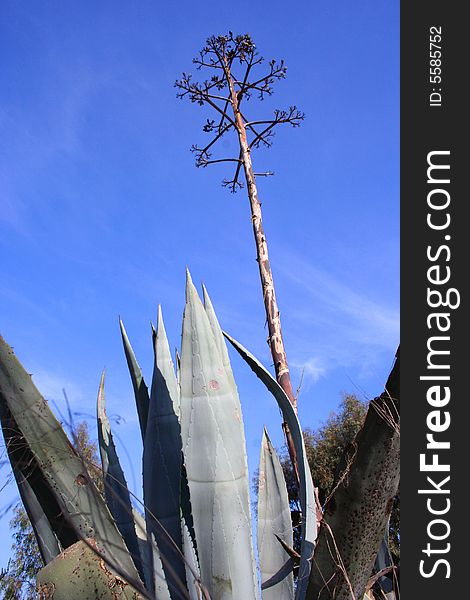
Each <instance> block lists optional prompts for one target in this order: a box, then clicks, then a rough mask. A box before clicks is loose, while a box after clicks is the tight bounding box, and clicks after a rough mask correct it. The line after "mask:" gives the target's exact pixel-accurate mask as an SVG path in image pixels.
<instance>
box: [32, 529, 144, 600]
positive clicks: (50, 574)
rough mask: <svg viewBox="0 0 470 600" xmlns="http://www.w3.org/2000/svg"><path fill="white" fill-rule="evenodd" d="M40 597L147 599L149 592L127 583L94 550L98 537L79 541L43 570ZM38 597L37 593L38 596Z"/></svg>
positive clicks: (46, 599)
mask: <svg viewBox="0 0 470 600" xmlns="http://www.w3.org/2000/svg"><path fill="white" fill-rule="evenodd" d="M37 591H38V599H39V600H49V599H52V598H53V599H54V600H75V599H78V598H79V599H80V600H97V598H99V600H143V599H144V597H147V598H148V596H147V595H145V596H144V595H142V594H140V593H139V592H138V591H137V590H136V589H134V588H133V587H131V586H130V585H127V584H126V583H124V582H123V580H122V578H121V577H120V576H119V574H117V573H114V572H113V571H112V570H110V569H109V568H108V566H107V565H106V564H105V563H104V561H102V560H101V559H100V557H99V555H97V554H96V552H95V550H94V540H92V539H89V540H86V541H79V542H77V543H75V544H73V545H72V546H70V547H69V548H67V549H66V550H64V552H62V554H60V556H58V557H57V558H56V559H55V560H53V561H52V562H51V563H49V564H48V565H47V566H46V567H44V568H43V569H41V570H40V571H39V573H38V575H37ZM35 597H36V596H35Z"/></svg>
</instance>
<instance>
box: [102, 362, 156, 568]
mask: <svg viewBox="0 0 470 600" xmlns="http://www.w3.org/2000/svg"><path fill="white" fill-rule="evenodd" d="M104 378H105V372H104V371H103V373H102V375H101V381H100V387H99V391H98V400H97V408H96V413H97V423H98V444H99V447H100V455H101V465H102V469H103V481H104V494H105V498H106V504H107V505H108V508H109V510H110V512H111V514H112V515H113V518H114V521H115V523H116V525H117V528H118V529H119V531H120V532H121V535H122V537H123V538H124V541H125V542H126V546H127V548H128V549H129V552H130V554H131V556H132V559H133V561H134V564H135V566H136V567H137V570H138V571H139V574H140V577H141V579H142V580H144V579H145V575H144V570H143V566H142V559H141V556H140V548H139V543H138V539H137V534H136V530H135V523H134V518H133V515H132V505H131V498H130V495H129V490H128V488H127V482H126V478H125V477H124V471H123V470H122V467H121V463H120V462H119V457H118V455H117V452H116V446H115V444H114V440H113V434H112V433H111V425H110V423H109V419H108V415H107V414H106V403H105V395H104Z"/></svg>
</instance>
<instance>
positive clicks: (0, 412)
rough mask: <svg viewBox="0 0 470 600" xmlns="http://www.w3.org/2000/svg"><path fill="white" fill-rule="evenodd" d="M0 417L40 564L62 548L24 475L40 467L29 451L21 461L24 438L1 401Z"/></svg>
mask: <svg viewBox="0 0 470 600" xmlns="http://www.w3.org/2000/svg"><path fill="white" fill-rule="evenodd" d="M0 418H1V423H2V429H3V436H4V438H5V446H6V449H7V453H8V456H9V458H10V462H11V466H12V469H13V473H14V475H15V479H16V483H17V485H18V490H19V492H20V497H21V501H22V502H23V506H24V508H25V510H26V513H27V515H28V518H29V520H30V523H31V526H32V528H33V530H34V534H35V536H36V540H37V543H38V547H39V552H40V554H41V558H42V560H43V562H44V564H45V565H47V564H48V563H49V562H51V561H52V560H53V559H54V558H55V557H56V556H58V555H59V554H60V553H61V551H62V550H61V548H60V544H59V542H58V540H57V536H56V535H55V533H54V530H53V528H52V527H51V524H50V522H49V519H48V518H47V515H46V513H45V512H44V510H43V508H42V506H41V503H40V502H39V500H38V498H37V496H36V493H35V491H34V489H33V487H32V486H31V484H30V482H29V479H28V477H30V476H31V469H32V468H34V470H35V471H36V474H37V476H41V473H40V469H39V468H38V467H37V465H35V467H33V465H34V462H35V461H34V459H33V458H32V456H31V455H30V453H28V454H29V457H30V458H31V459H32V462H31V463H29V464H28V463H27V462H25V459H26V457H25V454H24V449H25V442H24V438H23V437H22V436H21V437H20V439H18V433H17V431H18V427H17V426H16V423H15V421H14V420H13V417H12V416H11V413H10V411H9V410H8V409H7V407H6V406H5V405H4V404H3V403H0Z"/></svg>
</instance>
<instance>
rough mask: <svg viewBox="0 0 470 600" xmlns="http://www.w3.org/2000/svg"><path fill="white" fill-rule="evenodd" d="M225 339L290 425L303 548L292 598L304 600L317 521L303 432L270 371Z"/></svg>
mask: <svg viewBox="0 0 470 600" xmlns="http://www.w3.org/2000/svg"><path fill="white" fill-rule="evenodd" d="M224 336H225V337H226V338H227V339H228V341H229V342H230V343H231V344H232V346H233V347H234V348H235V350H237V352H238V353H239V354H240V356H241V357H242V358H243V359H244V360H245V362H246V363H248V365H249V367H250V368H251V369H252V371H254V373H255V374H256V375H257V377H259V379H261V381H262V382H263V383H264V385H265V386H266V387H267V388H268V390H269V391H270V392H271V393H272V394H273V396H274V397H275V399H276V401H277V403H278V405H279V408H280V409H281V412H282V414H283V418H284V421H285V422H286V423H287V425H288V426H289V429H290V432H291V434H292V439H293V441H294V446H295V451H296V454H297V461H298V465H299V477H300V504H301V509H302V524H301V526H302V545H301V557H300V566H299V576H298V583H297V589H296V594H295V598H296V600H303V598H305V594H306V592H307V586H308V580H309V575H310V570H311V568H312V558H313V551H314V548H315V541H316V538H317V519H316V511H315V491H314V487H313V482H312V475H311V473H310V469H309V466H308V461H307V454H306V452H305V444H304V439H303V435H302V429H301V427H300V423H299V420H298V418H297V415H296V413H295V411H294V408H293V406H292V404H291V403H290V401H289V398H288V397H287V396H286V394H285V392H284V390H283V389H282V388H281V386H280V385H279V384H278V382H277V381H276V380H275V379H274V378H273V376H272V375H271V374H270V373H269V371H267V370H266V369H265V368H264V367H263V365H262V364H261V363H260V362H259V360H258V359H256V358H255V357H254V356H253V355H252V354H251V353H250V352H249V351H248V350H247V349H246V348H244V347H243V346H242V345H241V344H240V343H239V342H237V341H236V340H235V339H233V338H232V337H230V336H229V335H228V333H225V332H224Z"/></svg>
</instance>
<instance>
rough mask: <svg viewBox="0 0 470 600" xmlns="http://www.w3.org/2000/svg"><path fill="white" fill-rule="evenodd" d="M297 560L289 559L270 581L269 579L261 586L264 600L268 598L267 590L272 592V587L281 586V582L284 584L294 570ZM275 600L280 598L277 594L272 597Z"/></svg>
mask: <svg viewBox="0 0 470 600" xmlns="http://www.w3.org/2000/svg"><path fill="white" fill-rule="evenodd" d="M294 567H295V560H294V559H293V558H288V559H287V560H286V562H285V563H284V564H283V565H282V566H281V567H280V568H279V569H278V570H277V571H276V573H274V575H272V576H271V577H270V578H269V579H267V580H266V581H265V582H264V583H262V584H261V589H262V590H263V598H265V597H266V590H269V591H270V592H271V589H270V588H272V587H274V586H275V585H279V584H280V583H281V582H284V581H285V580H286V579H287V578H288V577H289V576H290V575H291V574H292V571H293V570H294ZM272 597H273V598H279V596H277V595H276V594H274V595H273V596H272Z"/></svg>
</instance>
